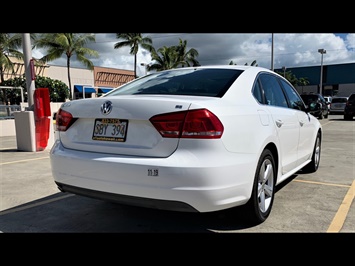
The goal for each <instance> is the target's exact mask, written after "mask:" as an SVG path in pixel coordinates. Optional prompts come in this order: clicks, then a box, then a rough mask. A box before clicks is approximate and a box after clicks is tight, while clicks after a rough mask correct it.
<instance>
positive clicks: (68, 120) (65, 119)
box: [55, 108, 76, 131]
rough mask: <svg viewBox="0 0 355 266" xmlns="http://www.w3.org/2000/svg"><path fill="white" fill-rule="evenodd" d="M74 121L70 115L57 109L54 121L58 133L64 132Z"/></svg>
mask: <svg viewBox="0 0 355 266" xmlns="http://www.w3.org/2000/svg"><path fill="white" fill-rule="evenodd" d="M75 120H76V118H73V116H72V114H71V113H69V112H67V111H64V110H63V109H60V108H59V110H58V112H57V115H56V120H55V124H56V128H57V130H58V131H66V130H67V129H68V128H69V127H70V126H71V125H72V124H73V123H74V122H75Z"/></svg>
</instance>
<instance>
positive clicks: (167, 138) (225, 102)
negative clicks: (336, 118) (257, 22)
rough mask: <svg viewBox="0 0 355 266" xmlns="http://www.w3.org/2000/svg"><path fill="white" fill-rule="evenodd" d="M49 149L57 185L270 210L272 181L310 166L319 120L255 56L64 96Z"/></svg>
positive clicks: (200, 208) (187, 206) (208, 207)
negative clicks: (249, 61)
mask: <svg viewBox="0 0 355 266" xmlns="http://www.w3.org/2000/svg"><path fill="white" fill-rule="evenodd" d="M56 127H57V131H58V132H57V134H58V135H57V139H56V141H55V143H54V145H53V147H52V149H51V152H50V161H51V166H52V171H53V177H54V181H55V183H56V184H57V186H58V188H59V190H60V191H63V192H69V193H73V194H77V195H83V196H87V197H93V198H98V199H102V200H107V201H114V202H119V203H123V204H129V205H136V206H142V207H149V208H158V209H165V210H174V211H187V212H188V211H195V212H213V211H219V210H223V209H228V208H232V207H236V206H243V207H244V208H245V214H246V215H248V217H249V218H250V221H251V222H253V223H254V224H258V223H262V222H264V221H265V220H266V219H267V217H268V216H269V215H270V212H271V208H272V205H273V201H274V194H275V186H276V185H278V184H280V183H281V182H283V181H285V180H286V179H287V178H290V177H291V176H292V175H294V174H295V173H297V172H299V171H303V172H315V171H317V169H318V167H319V162H320V155H321V141H322V128H321V124H320V123H319V121H318V119H316V118H315V117H314V116H312V115H310V114H309V110H308V109H307V107H306V106H305V104H304V102H303V101H302V99H301V97H300V96H299V94H298V93H297V91H296V90H295V89H294V87H293V86H292V85H291V84H290V83H289V82H288V81H287V80H286V79H285V78H283V77H282V76H280V75H278V74H277V73H275V72H273V71H270V70H268V69H266V68H261V67H255V66H238V65H233V66H232V65H225V66H205V67H186V68H178V69H172V70H166V71H161V72H156V73H153V74H149V75H147V76H144V77H141V78H138V79H135V80H133V81H131V82H129V83H126V84H125V85H122V86H120V87H118V88H116V89H114V90H112V91H111V92H109V93H107V94H105V95H103V96H102V97H99V98H90V99H89V98H87V99H82V100H75V101H70V102H66V103H64V104H63V105H62V106H61V108H60V109H59V110H58V112H57V117H56Z"/></svg>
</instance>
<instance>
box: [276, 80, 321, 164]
mask: <svg viewBox="0 0 355 266" xmlns="http://www.w3.org/2000/svg"><path fill="white" fill-rule="evenodd" d="M280 81H281V84H282V87H283V89H284V91H285V93H286V96H287V98H288V102H289V107H290V109H293V110H294V114H295V116H297V120H298V123H299V126H300V127H299V142H298V152H297V163H296V166H298V165H301V164H302V163H304V162H305V161H306V160H307V159H309V158H310V156H311V154H312V152H313V147H314V143H313V142H314V138H313V132H314V128H313V127H314V123H312V122H311V119H316V118H314V117H311V116H310V115H309V113H307V112H306V107H305V105H304V103H303V101H302V98H301V96H300V95H299V94H298V93H297V91H296V89H294V88H293V87H292V86H291V85H290V84H289V83H287V82H286V81H284V80H282V79H280Z"/></svg>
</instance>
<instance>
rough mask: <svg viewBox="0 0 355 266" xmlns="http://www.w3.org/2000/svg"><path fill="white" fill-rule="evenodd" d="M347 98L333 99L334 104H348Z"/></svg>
mask: <svg viewBox="0 0 355 266" xmlns="http://www.w3.org/2000/svg"><path fill="white" fill-rule="evenodd" d="M347 100H348V99H347V98H333V99H332V103H346V101H347Z"/></svg>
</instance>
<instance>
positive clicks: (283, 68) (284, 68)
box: [282, 66, 286, 77]
mask: <svg viewBox="0 0 355 266" xmlns="http://www.w3.org/2000/svg"><path fill="white" fill-rule="evenodd" d="M282 70H283V72H284V77H285V76H286V67H285V66H283V67H282Z"/></svg>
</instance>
